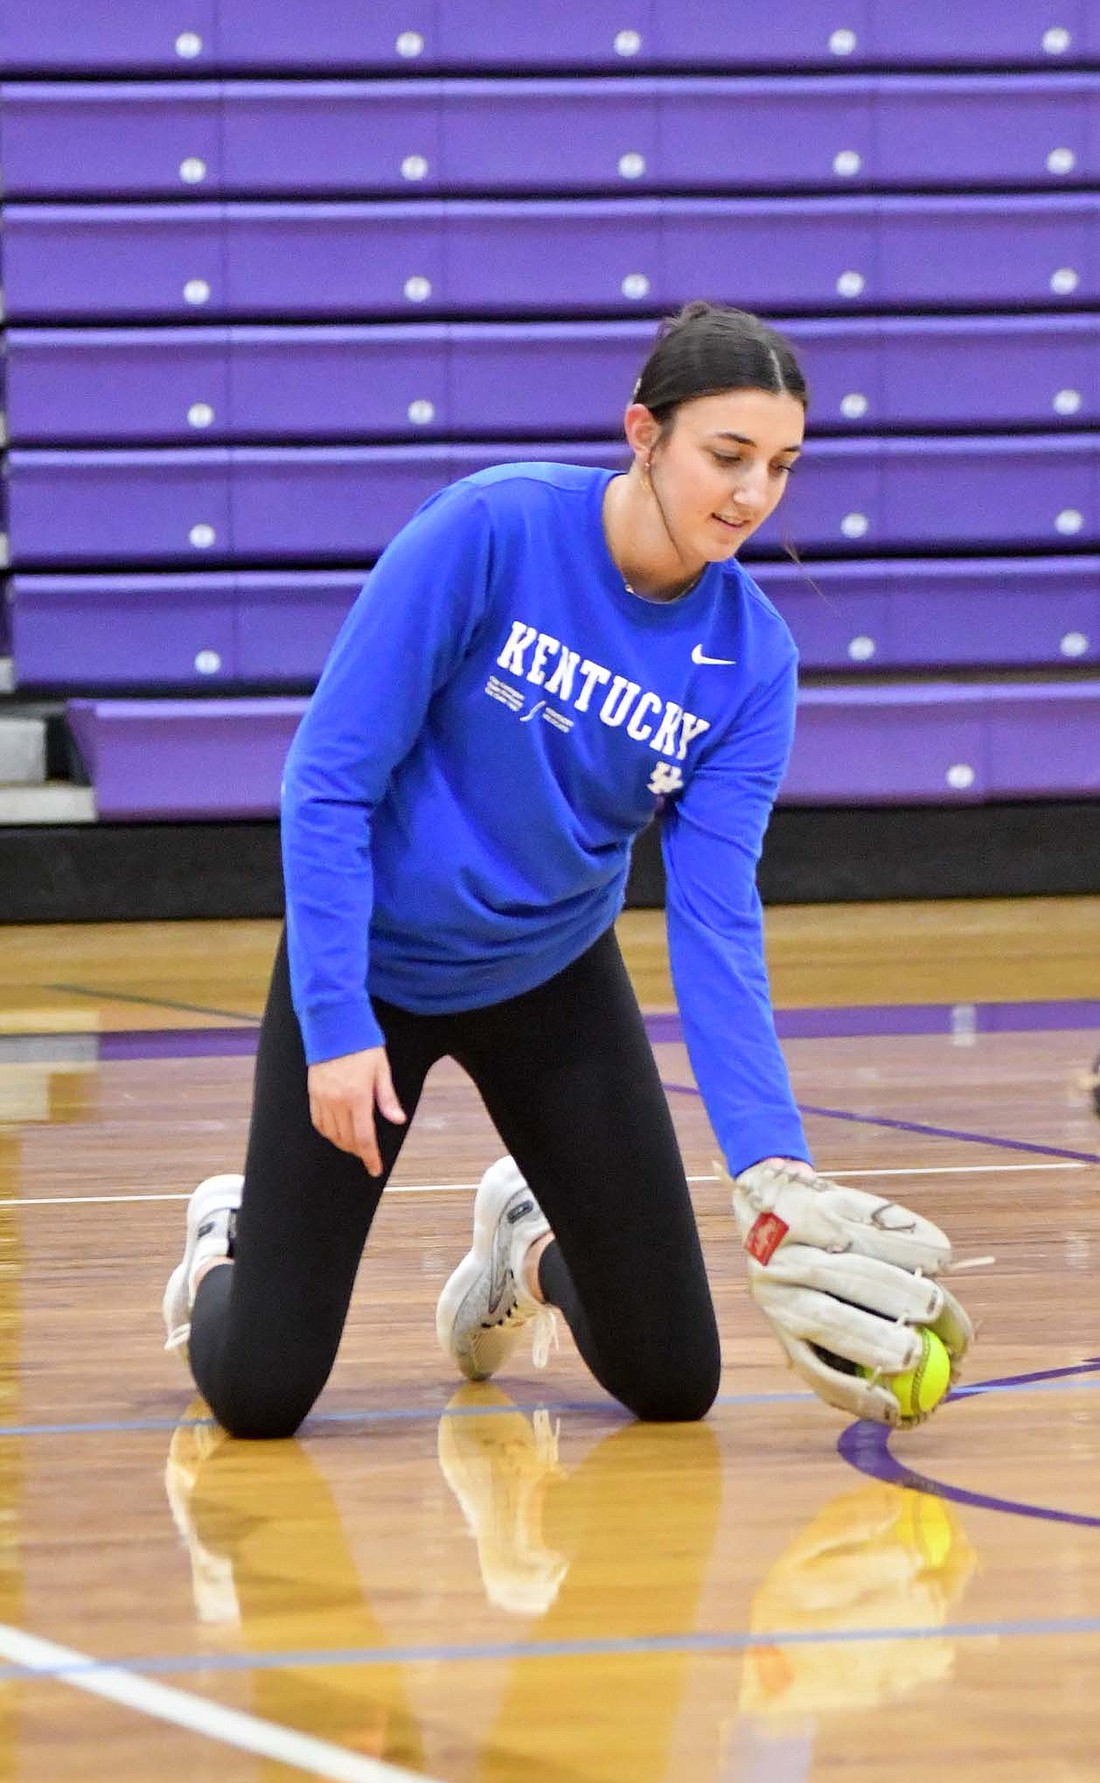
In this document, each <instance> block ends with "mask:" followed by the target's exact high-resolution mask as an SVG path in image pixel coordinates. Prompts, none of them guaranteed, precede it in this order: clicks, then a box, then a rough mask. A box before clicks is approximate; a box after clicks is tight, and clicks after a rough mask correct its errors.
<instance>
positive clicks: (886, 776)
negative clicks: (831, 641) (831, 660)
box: [783, 681, 1100, 805]
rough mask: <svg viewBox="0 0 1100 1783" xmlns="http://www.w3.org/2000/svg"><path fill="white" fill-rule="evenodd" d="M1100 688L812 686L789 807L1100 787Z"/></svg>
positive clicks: (805, 697) (1038, 794)
mask: <svg viewBox="0 0 1100 1783" xmlns="http://www.w3.org/2000/svg"><path fill="white" fill-rule="evenodd" d="M1098 732H1100V685H1098V684H1097V683H1095V682H1092V683H1089V682H1079V683H1072V682H1071V683H1063V684H1053V683H1045V684H1044V683H1016V684H1001V685H983V686H971V687H964V686H959V685H958V684H956V683H953V682H927V681H926V682H921V683H920V684H919V685H913V686H902V687H889V686H887V687H862V688H852V687H813V688H804V689H803V690H802V693H801V694H800V696H799V708H798V724H797V728H796V735H795V746H794V752H793V754H792V757H791V764H790V769H789V771H788V774H787V778H786V781H785V782H784V789H783V800H784V803H786V804H794V805H799V804H825V805H830V804H845V805H850V804H856V805H861V804H866V805H872V804H940V803H948V804H950V803H954V802H956V801H958V802H961V803H977V802H980V801H982V800H988V799H1029V798H1032V799H1033V798H1064V797H1069V798H1088V797H1096V795H1097V794H1098V793H1100V751H1098V750H1097V748H1096V738H1097V734H1098Z"/></svg>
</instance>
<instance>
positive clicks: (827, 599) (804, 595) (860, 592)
mask: <svg viewBox="0 0 1100 1783" xmlns="http://www.w3.org/2000/svg"><path fill="white" fill-rule="evenodd" d="M751 567H752V569H753V573H754V575H755V576H756V578H757V580H758V581H759V582H760V584H761V586H762V587H763V589H764V591H765V593H766V594H768V595H769V596H770V597H771V599H772V600H773V601H774V602H775V604H776V606H777V607H778V608H779V611H780V612H781V613H782V615H783V617H784V619H785V620H786V621H787V623H788V625H790V627H791V629H792V631H793V633H794V637H795V641H796V643H797V644H798V648H799V653H800V655H801V659H802V666H803V669H804V670H807V671H822V670H826V671H828V670H833V671H835V670H838V669H843V670H846V671H847V672H848V673H849V674H856V673H861V674H864V675H872V676H873V675H875V674H878V673H880V672H882V671H897V670H917V669H924V668H927V667H935V668H975V667H976V668H982V667H1002V668H1013V667H1027V666H1033V667H1039V666H1043V667H1050V666H1054V665H1057V664H1059V663H1061V664H1067V665H1074V664H1076V665H1079V666H1086V665H1090V664H1094V663H1097V662H1100V558H1097V557H1063V558H1057V557H1042V558H1011V557H1010V558H964V559H961V560H960V559H947V560H939V559H934V558H933V559H894V560H885V561H878V562H876V561H871V562H866V563H864V562H858V561H856V562H852V561H846V562H845V561H842V562H826V563H816V562H812V561H811V562H809V563H807V564H806V565H805V566H804V567H803V568H802V569H798V568H796V567H795V566H793V565H789V564H780V563H759V564H756V565H754V566H751ZM365 576H366V571H365V570H364V569H359V570H348V571H345V570H330V571H284V572H282V573H277V572H271V571H239V572H235V573H234V572H229V571H223V572H218V571H210V572H207V573H206V574H204V575H186V576H185V575H170V574H161V575H144V574H141V573H139V572H137V573H135V572H132V573H130V574H127V575H110V576H107V575H65V576H51V575H20V576H15V577H14V578H13V580H12V584H11V593H10V611H11V618H12V650H13V655H14V659H15V674H16V680H17V683H18V685H20V686H24V687H26V686H39V687H58V688H64V687H66V686H68V687H70V688H72V687H81V686H87V687H118V688H137V687H152V686H156V685H157V684H158V683H162V684H184V683H190V684H192V685H194V686H195V687H204V686H205V687H211V686H214V685H219V686H224V687H234V686H245V685H248V684H249V683H252V684H256V683H260V682H265V683H268V684H269V685H296V686H297V685H301V684H303V683H306V682H312V681H314V680H316V678H317V676H318V675H319V674H320V672H321V668H322V667H323V664H324V661H325V657H326V655H327V652H328V650H329V648H330V647H331V645H332V643H333V640H334V639H335V636H336V633H337V631H338V630H339V627H340V625H341V623H342V621H343V619H344V616H345V614H346V613H347V610H348V608H349V606H350V605H351V602H352V601H353V600H354V598H355V595H356V594H357V592H358V590H359V588H360V587H361V586H362V583H363V581H364V580H365Z"/></svg>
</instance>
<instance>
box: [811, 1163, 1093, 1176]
mask: <svg viewBox="0 0 1100 1783" xmlns="http://www.w3.org/2000/svg"><path fill="white" fill-rule="evenodd" d="M1093 1168H1094V1166H1093V1165H1091V1164H1083V1163H1078V1162H1076V1161H1071V1162H1069V1163H1066V1162H1065V1161H1063V1160H1059V1161H1058V1162H1057V1163H1055V1162H1054V1160H1053V1159H1052V1160H1051V1162H1050V1163H1049V1164H926V1165H920V1166H917V1165H914V1166H913V1168H912V1169H909V1170H823V1171H822V1173H821V1174H822V1176H1004V1175H1006V1174H1007V1172H1008V1171H1010V1170H1091V1169H1093Z"/></svg>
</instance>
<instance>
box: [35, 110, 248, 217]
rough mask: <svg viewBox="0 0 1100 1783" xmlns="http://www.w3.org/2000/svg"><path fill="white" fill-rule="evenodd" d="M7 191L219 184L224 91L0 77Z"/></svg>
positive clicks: (118, 193)
mask: <svg viewBox="0 0 1100 1783" xmlns="http://www.w3.org/2000/svg"><path fill="white" fill-rule="evenodd" d="M0 143H2V145H3V156H4V190H5V193H6V195H7V196H8V197H9V198H21V197H28V198H34V197H38V196H40V195H43V194H50V193H53V194H55V195H57V196H58V197H68V196H70V195H71V196H72V197H89V196H94V195H99V196H102V197H106V198H116V199H118V198H124V197H126V196H127V195H128V194H131V193H143V192H144V193H150V194H156V193H162V192H163V193H166V194H175V193H177V192H179V193H184V194H193V193H194V192H195V191H196V190H202V191H206V190H210V191H215V192H216V191H220V190H221V187H222V184H223V172H222V97H221V89H220V87H219V86H218V84H217V83H216V82H213V81H210V82H205V83H202V84H201V85H200V84H199V83H197V82H188V83H187V84H184V85H180V86H178V87H170V88H167V89H166V88H165V87H164V86H163V85H156V86H153V85H125V86H123V85H119V86H113V85H107V86H102V85H96V84H91V83H85V82H73V83H71V84H65V85H58V86H39V85H31V84H29V83H28V84H27V85H20V84H18V83H15V82H12V83H8V82H5V83H4V84H2V85H0Z"/></svg>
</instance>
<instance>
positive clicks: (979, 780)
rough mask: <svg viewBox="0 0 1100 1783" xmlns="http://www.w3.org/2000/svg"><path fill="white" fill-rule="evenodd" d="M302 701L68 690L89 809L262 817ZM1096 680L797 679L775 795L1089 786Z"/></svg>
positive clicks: (876, 798) (967, 799) (113, 815)
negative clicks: (967, 683)
mask: <svg viewBox="0 0 1100 1783" xmlns="http://www.w3.org/2000/svg"><path fill="white" fill-rule="evenodd" d="M304 707H305V701H304V700H300V699H299V700H292V699H241V700H72V701H70V702H69V703H68V705H67V707H66V712H67V716H68V719H69V723H70V726H71V729H72V732H73V735H74V736H75V738H76V740H77V743H78V745H79V748H80V751H81V754H82V756H83V759H84V764H85V767H86V769H87V772H88V775H89V778H90V780H91V782H92V785H93V786H94V788H95V793H96V804H97V809H98V812H99V816H100V817H101V818H108V819H115V820H125V819H148V818H177V819H179V818H182V819H186V818H200V817H207V818H210V817H213V818H240V817H263V816H273V815H274V814H275V812H276V810H277V807H278V787H279V780H280V775H281V771H282V764H283V762H284V760H285V757H286V751H287V749H288V747H289V745H290V740H291V738H292V736H293V734H294V730H295V728H296V725H297V722H298V720H299V718H300V716H301V713H302V711H303V710H304ZM1098 725H1100V686H1097V685H1096V684H1088V683H1077V684H1073V683H1070V684H1062V685H1054V684H1037V683H1002V684H999V685H998V684H993V685H984V686H975V687H962V686H959V685H957V684H955V683H935V682H925V683H922V684H921V685H919V686H909V687H862V688H851V687H830V688H807V689H804V690H803V691H802V693H801V695H800V698H799V719H798V726H797V733H796V740H795V748H794V754H793V756H792V759H791V765H790V769H789V772H788V775H787V779H786V782H785V784H784V789H783V803H785V804H793V805H798V804H845V805H851V804H857V805H858V804H868V805H870V804H931V803H941V802H946V803H954V802H960V803H975V802H978V801H981V800H988V799H1027V798H1040V797H1042V798H1060V797H1095V796H1096V795H1097V794H1098V793H1100V756H1098V754H1097V750H1096V735H1097V729H1098Z"/></svg>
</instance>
